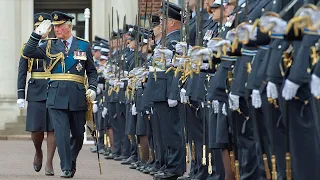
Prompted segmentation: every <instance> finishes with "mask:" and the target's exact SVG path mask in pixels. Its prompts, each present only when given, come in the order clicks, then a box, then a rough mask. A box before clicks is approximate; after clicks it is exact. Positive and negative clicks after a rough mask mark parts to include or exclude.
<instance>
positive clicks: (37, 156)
mask: <svg viewBox="0 0 320 180" xmlns="http://www.w3.org/2000/svg"><path fill="white" fill-rule="evenodd" d="M37 158H40V159H41V162H40V164H36V161H37ZM42 158H43V154H42V151H41V154H40V155H37V154H35V155H34V158H33V169H34V170H35V171H36V172H39V171H40V170H41V168H42Z"/></svg>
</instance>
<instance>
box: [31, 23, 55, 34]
mask: <svg viewBox="0 0 320 180" xmlns="http://www.w3.org/2000/svg"><path fill="white" fill-rule="evenodd" d="M50 26H51V21H50V20H44V21H42V23H41V24H40V25H39V26H38V27H37V28H36V30H34V32H35V33H36V34H38V35H40V36H42V35H44V34H46V33H47V32H48V30H49V28H50Z"/></svg>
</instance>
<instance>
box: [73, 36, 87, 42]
mask: <svg viewBox="0 0 320 180" xmlns="http://www.w3.org/2000/svg"><path fill="white" fill-rule="evenodd" d="M75 37H76V38H77V39H79V40H81V41H85V42H89V41H87V40H85V39H82V38H80V37H78V36H75Z"/></svg>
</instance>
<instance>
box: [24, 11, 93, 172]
mask: <svg viewBox="0 0 320 180" xmlns="http://www.w3.org/2000/svg"><path fill="white" fill-rule="evenodd" d="M51 17H52V20H53V21H52V24H53V25H54V32H55V34H56V36H57V39H55V40H48V41H47V42H45V43H44V44H42V45H40V46H39V47H38V43H39V41H40V39H41V35H43V34H45V33H46V32H47V31H48V29H49V28H50V26H51V23H50V21H49V20H45V21H43V22H42V23H41V24H40V25H39V27H37V28H36V30H35V31H34V32H33V33H32V34H31V36H30V39H29V41H28V43H27V44H26V46H25V49H24V51H23V54H24V55H25V56H28V57H32V58H43V59H45V60H46V62H47V64H49V66H50V67H49V68H48V71H50V72H51V75H50V81H49V86H48V96H47V108H48V110H49V115H50V118H51V120H52V123H53V127H54V129H55V136H56V139H57V146H58V152H59V156H60V161H61V162H60V166H61V170H62V174H61V177H63V178H71V177H73V176H74V174H75V172H76V159H77V156H78V154H79V151H80V150H81V148H82V144H83V133H84V130H85V129H84V125H85V112H86V110H87V102H86V95H87V97H88V99H90V101H94V100H95V97H96V86H97V71H96V68H95V66H94V62H93V58H92V54H91V48H90V44H89V43H88V42H86V41H84V40H82V39H79V38H77V37H75V36H73V35H72V33H71V32H72V19H74V17H72V16H69V15H67V14H65V13H62V12H58V11H55V12H53V13H52V14H51ZM85 71H86V75H87V76H88V83H89V87H88V88H89V89H88V90H87V91H86V90H85V86H84V83H85V77H84V76H85ZM70 132H71V134H72V136H71V137H70Z"/></svg>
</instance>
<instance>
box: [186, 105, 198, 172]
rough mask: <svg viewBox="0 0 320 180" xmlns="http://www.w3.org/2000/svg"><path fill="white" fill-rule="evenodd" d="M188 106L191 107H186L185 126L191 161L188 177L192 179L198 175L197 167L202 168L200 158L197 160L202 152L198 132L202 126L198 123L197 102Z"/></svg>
mask: <svg viewBox="0 0 320 180" xmlns="http://www.w3.org/2000/svg"><path fill="white" fill-rule="evenodd" d="M190 104H191V105H186V116H187V118H186V125H185V126H186V129H187V131H188V140H189V144H190V152H191V159H192V160H191V166H190V176H191V177H194V176H195V175H196V174H198V169H199V167H201V166H202V164H201V158H200V159H198V156H200V155H201V153H202V150H201V149H202V143H201V142H202V139H201V132H200V130H201V129H202V125H201V124H199V123H198V122H199V121H200V114H199V112H198V111H197V108H198V102H196V101H191V102H190ZM199 134H200V135H199ZM199 136H200V140H199ZM197 137H198V138H197ZM199 149H200V151H199ZM199 153H200V154H199Z"/></svg>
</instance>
